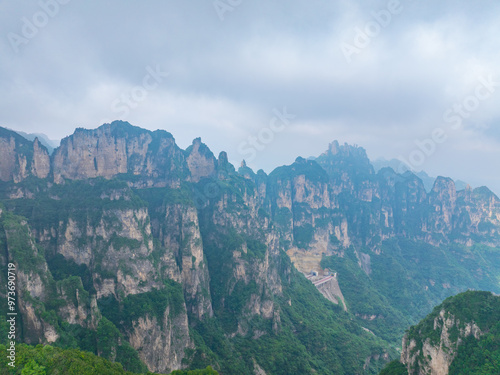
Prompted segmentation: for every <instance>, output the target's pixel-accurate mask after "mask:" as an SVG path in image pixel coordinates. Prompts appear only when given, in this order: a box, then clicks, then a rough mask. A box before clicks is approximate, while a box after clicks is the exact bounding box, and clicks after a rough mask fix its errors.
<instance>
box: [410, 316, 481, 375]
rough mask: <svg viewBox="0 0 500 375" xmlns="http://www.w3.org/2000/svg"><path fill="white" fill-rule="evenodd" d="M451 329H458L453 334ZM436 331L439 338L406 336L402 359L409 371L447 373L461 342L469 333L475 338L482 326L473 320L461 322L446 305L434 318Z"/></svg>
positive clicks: (426, 374)
mask: <svg viewBox="0 0 500 375" xmlns="http://www.w3.org/2000/svg"><path fill="white" fill-rule="evenodd" d="M452 330H455V331H457V332H458V337H455V338H453V334H452V333H451V332H452ZM434 331H437V332H438V333H439V340H438V341H435V340H434V341H433V340H432V339H431V338H423V340H424V341H423V342H421V340H420V338H417V339H415V338H409V337H408V334H406V335H405V337H404V338H403V350H402V352H401V362H402V363H403V364H405V365H406V366H407V368H408V373H409V374H410V375H448V371H449V368H450V365H451V363H452V362H453V359H454V358H455V356H456V353H457V349H458V346H459V345H460V343H461V342H462V341H463V339H464V338H465V337H467V336H470V335H473V336H474V337H475V338H476V339H479V337H480V336H481V335H482V332H481V330H480V329H479V327H478V326H477V324H476V323H474V322H468V323H465V324H461V322H460V321H459V320H458V319H457V318H455V316H453V315H451V314H449V313H447V312H446V311H445V310H444V309H443V310H441V311H440V312H439V315H438V316H437V317H435V318H434Z"/></svg>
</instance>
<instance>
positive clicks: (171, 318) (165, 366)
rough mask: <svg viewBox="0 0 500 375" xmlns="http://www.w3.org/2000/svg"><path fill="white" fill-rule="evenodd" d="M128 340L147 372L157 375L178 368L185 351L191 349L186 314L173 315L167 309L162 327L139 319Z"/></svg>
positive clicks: (142, 318) (148, 318) (147, 320)
mask: <svg viewBox="0 0 500 375" xmlns="http://www.w3.org/2000/svg"><path fill="white" fill-rule="evenodd" d="M129 341H130V344H131V345H132V347H133V348H135V349H136V350H138V351H139V356H140V358H141V360H142V361H143V362H144V363H145V364H146V365H147V366H148V369H149V370H150V371H153V372H159V373H168V372H170V371H171V370H173V369H179V368H181V365H182V359H183V358H184V355H185V354H184V350H185V349H186V348H193V347H194V345H193V343H192V342H191V339H190V338H189V325H188V319H187V315H186V314H185V313H184V314H177V315H176V314H174V313H173V312H172V311H171V310H170V308H169V307H167V309H166V310H165V313H164V315H163V322H161V324H160V322H158V320H157V318H156V317H150V316H146V317H141V318H139V320H138V321H137V322H135V323H134V327H133V330H132V332H131V333H130V338H129Z"/></svg>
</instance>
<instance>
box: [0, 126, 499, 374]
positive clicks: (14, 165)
mask: <svg viewBox="0 0 500 375" xmlns="http://www.w3.org/2000/svg"><path fill="white" fill-rule="evenodd" d="M0 160H1V162H0V179H1V180H2V181H3V182H2V183H1V189H0V193H1V200H2V202H3V204H4V205H5V207H4V208H3V213H2V218H3V219H2V220H3V224H2V225H3V229H2V230H1V231H0V237H1V239H2V243H3V244H4V245H3V247H2V249H4V254H3V255H2V258H0V259H1V260H2V267H5V266H6V264H7V262H8V261H12V262H15V263H16V264H18V267H19V275H20V276H19V280H20V289H21V291H20V303H19V308H20V313H21V315H22V317H23V330H22V332H21V333H20V337H19V339H20V340H24V341H26V342H29V343H54V344H56V345H61V346H69V347H70V346H73V347H75V346H77V347H82V348H87V350H91V351H94V352H95V353H96V354H100V355H102V356H105V357H107V358H109V359H111V360H114V361H119V362H122V363H124V366H125V367H126V368H128V369H133V370H137V371H142V370H144V368H145V367H144V366H147V368H148V369H149V370H151V371H157V372H167V371H170V370H173V369H179V368H182V367H206V366H207V365H209V364H214V365H215V366H216V367H217V368H218V369H219V370H221V372H222V373H241V374H250V373H258V372H262V371H263V372H265V373H268V374H271V373H272V374H281V373H287V371H288V373H289V371H301V372H303V373H315V372H318V373H332V372H333V373H361V372H363V371H365V372H368V373H370V372H371V373H374V372H375V371H376V369H378V368H380V367H381V366H382V364H383V363H384V362H385V361H387V359H388V358H389V357H390V356H394V352H393V351H391V350H392V349H390V347H391V345H389V344H388V343H387V342H386V341H385V340H387V341H391V342H392V343H394V338H395V337H396V338H397V340H399V339H400V337H401V332H402V330H403V329H404V328H402V327H404V326H405V325H406V324H407V320H406V319H405V318H404V315H405V314H407V313H408V311H406V310H405V309H406V308H407V309H408V310H415V313H414V315H411V318H410V319H416V317H418V314H421V313H422V311H426V310H425V309H428V308H430V306H431V305H432V304H434V303H435V301H436V300H442V298H444V297H446V296H447V295H449V294H450V293H452V292H454V291H461V290H464V289H466V288H468V287H477V286H478V285H486V286H491V285H493V284H494V281H493V280H496V277H497V275H496V274H495V271H494V270H493V269H489V268H487V267H483V266H484V265H483V263H481V262H484V261H485V260H484V259H488V260H489V259H493V260H494V259H496V258H494V257H495V255H494V252H493V251H490V250H489V249H490V248H491V246H496V245H498V242H499V240H500V237H499V230H500V200H499V199H498V198H497V197H496V196H495V195H494V194H493V193H491V192H490V191H489V190H488V189H487V188H479V189H475V190H471V189H465V190H460V191H457V190H456V188H455V185H454V183H453V181H452V180H450V179H447V178H438V179H437V180H436V182H435V185H434V187H433V189H432V190H431V191H430V192H429V193H427V192H426V191H425V188H424V186H423V183H422V181H421V180H420V179H419V178H418V177H417V176H415V175H414V174H411V173H408V172H407V173H405V174H398V173H396V172H394V171H393V170H392V169H389V168H385V169H382V170H380V171H379V172H378V173H375V172H374V170H373V167H372V166H371V164H370V162H369V160H368V158H367V156H366V152H365V151H364V150H363V149H362V148H360V147H353V146H349V145H342V146H341V145H339V144H338V143H336V142H334V143H332V144H331V145H330V147H329V150H327V151H326V152H325V153H323V154H322V155H320V156H319V157H318V158H317V159H316V160H305V159H303V158H297V160H296V161H295V163H293V164H292V165H290V166H284V167H280V168H277V169H276V170H275V171H273V172H272V173H270V174H269V175H266V174H265V173H264V172H262V171H259V172H257V173H254V172H253V171H252V170H251V169H250V168H248V167H247V166H246V165H245V164H244V163H242V166H241V167H240V168H239V170H238V171H236V170H235V168H234V167H233V166H232V165H231V164H230V163H229V161H228V157H227V154H226V153H225V152H221V153H220V155H219V156H218V157H217V158H216V157H215V156H214V155H213V153H212V152H211V151H210V149H209V148H208V147H207V146H206V145H204V144H203V143H202V142H201V140H200V139H195V140H194V141H193V144H192V145H191V146H190V147H188V149H187V150H181V149H180V148H179V147H178V146H177V145H176V144H175V140H174V138H173V137H172V135H170V134H169V133H167V132H165V131H155V132H151V131H148V130H144V129H140V128H137V127H134V126H132V125H130V124H128V123H123V122H113V123H111V124H105V125H103V126H101V127H99V128H98V129H94V130H86V129H77V130H76V131H75V133H74V134H73V135H71V136H69V137H67V138H65V139H63V140H62V142H61V145H60V147H58V148H57V149H56V150H55V151H54V153H53V154H52V156H51V157H49V155H48V153H47V150H46V149H44V147H43V146H41V145H40V144H39V142H38V141H37V140H35V141H33V142H31V141H27V140H25V139H23V138H22V137H20V136H18V135H16V134H15V133H13V132H10V131H7V130H2V133H0ZM12 228H17V229H16V230H14V229H12ZM19 236H20V237H19ZM16 238H17V239H16ZM19 241H22V242H23V247H22V248H23V249H25V250H23V251H22V252H16V245H15V244H16V243H17V242H19ZM485 249H486V250H485ZM26 254H30V255H29V256H26ZM429 258H432V259H434V258H435V262H433V263H432V264H431V265H429V264H428V263H426V262H427V259H429ZM494 261H496V260H494ZM292 262H293V263H292ZM440 264H442V265H443V267H445V266H447V265H452V266H453V267H456V268H455V269H457V270H459V271H460V272H461V273H460V275H461V278H459V279H456V278H453V275H454V273H453V272H451V273H446V272H443V271H442V270H441V269H438V270H435V268H433V267H435V265H440ZM458 264H460V265H461V266H457V265H458ZM462 264H463V266H462ZM293 265H294V266H293ZM426 269H428V270H429V271H422V270H426ZM478 269H480V270H481V272H479V271H477V270H478ZM297 270H298V271H300V272H301V273H302V274H306V275H309V274H310V273H311V271H312V272H315V273H316V274H318V279H317V280H316V279H315V280H312V281H314V283H315V284H317V285H316V286H317V287H318V289H319V292H321V293H322V294H323V296H325V297H326V299H325V298H323V296H322V295H321V294H320V293H319V292H318V291H317V290H316V288H315V285H313V283H312V282H311V281H310V280H307V279H306V278H305V277H303V275H301V274H300V273H299V272H297ZM389 270H390V271H389ZM425 272H428V275H427V274H426V275H423V273H425ZM329 273H331V274H332V275H335V277H334V278H330V279H328V280H326V281H325V280H324V279H323V278H325V277H328V274H329ZM316 281H318V283H316ZM323 281H324V282H323ZM360 296H363V298H360ZM409 296H412V297H414V296H417V297H418V298H419V299H418V300H417V302H415V303H414V302H411V301H410V299H409ZM327 299H329V300H330V301H331V302H333V304H332V303H330V302H329V301H327ZM412 314H413V313H412ZM325 322H326V323H325ZM440 324H441V323H440ZM442 324H444V326H446V324H447V323H446V322H443V323H442ZM450 324H451V323H450ZM444 326H443V327H444ZM0 328H1V327H0ZM375 336H378V337H375ZM100 337H105V339H101V338H100ZM339 337H340V339H339ZM345 342H354V343H356V345H351V346H349V345H347V346H346V345H344V344H343V343H345ZM285 347H286V348H292V349H293V350H291V349H286V350H285V349H284V348H285ZM429 350H430V349H429ZM275 351H278V352H279V353H280V356H278V357H276V356H274V354H272V353H274V352H275ZM229 353H232V354H229ZM234 353H236V354H234ZM346 358H348V360H346ZM439 358H444V357H442V356H441V357H439ZM367 359H368V360H367ZM287 366H290V367H287ZM292 367H293V370H292Z"/></svg>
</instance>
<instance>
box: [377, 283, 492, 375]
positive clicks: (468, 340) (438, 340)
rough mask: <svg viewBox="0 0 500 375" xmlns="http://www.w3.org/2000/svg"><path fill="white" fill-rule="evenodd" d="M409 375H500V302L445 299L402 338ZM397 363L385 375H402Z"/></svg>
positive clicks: (474, 295) (482, 295) (482, 296)
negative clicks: (499, 374)
mask: <svg viewBox="0 0 500 375" xmlns="http://www.w3.org/2000/svg"><path fill="white" fill-rule="evenodd" d="M400 363H402V364H403V365H404V367H405V371H407V373H408V374H410V375H413V374H419V375H420V374H431V375H434V374H450V375H466V374H467V375H470V374H475V375H476V374H477V375H479V374H481V375H482V374H498V373H500V297H499V296H495V295H493V294H492V293H490V292H475V291H468V292H464V293H461V294H458V295H456V296H453V297H449V298H447V299H446V300H445V301H444V302H443V303H441V304H440V305H438V306H436V307H435V308H434V310H433V311H432V313H430V314H429V315H428V316H427V317H425V318H424V319H422V321H420V323H418V324H417V325H415V326H412V327H410V328H409V330H408V331H407V333H406V334H405V337H404V339H403V352H402V354H401V362H400ZM400 363H399V364H398V362H394V363H391V364H389V365H388V366H387V367H386V368H385V369H384V370H383V371H382V372H381V374H385V375H388V374H398V373H401V374H403V373H404V371H403V370H402V367H403V366H402V365H401V364H400Z"/></svg>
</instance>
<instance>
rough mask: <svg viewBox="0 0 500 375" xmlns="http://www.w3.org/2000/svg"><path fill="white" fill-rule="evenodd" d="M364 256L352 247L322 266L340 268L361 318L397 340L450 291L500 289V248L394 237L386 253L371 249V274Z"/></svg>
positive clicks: (385, 245)
mask: <svg viewBox="0 0 500 375" xmlns="http://www.w3.org/2000/svg"><path fill="white" fill-rule="evenodd" d="M365 251H366V252H367V253H368V252H369V250H365ZM359 257H360V252H357V254H356V253H355V250H354V249H353V248H350V249H348V250H346V256H345V257H343V258H340V257H325V258H324V260H323V262H322V266H323V267H326V268H329V269H331V270H335V271H337V272H338V278H339V285H340V288H341V290H342V292H343V294H344V297H345V298H346V300H347V303H348V308H349V309H350V311H351V312H353V313H354V314H355V315H356V316H357V319H358V321H359V323H360V324H362V325H363V326H365V327H366V328H368V329H370V330H372V331H373V332H374V333H375V334H377V336H380V337H382V338H384V339H386V340H387V341H390V342H392V343H394V345H395V346H399V345H400V340H401V337H402V334H403V332H404V331H405V330H406V329H407V328H408V327H409V326H410V325H411V324H415V323H417V322H418V321H419V320H420V319H422V318H423V317H424V316H425V315H426V314H428V313H429V312H430V311H431V310H432V308H433V306H435V305H437V304H439V303H440V302H441V301H442V300H444V299H445V298H446V297H449V296H451V295H454V294H457V293H459V292H462V291H464V290H467V289H468V288H474V289H486V290H493V291H498V284H497V278H498V277H499V276H500V272H499V269H500V253H499V252H498V251H497V249H495V248H489V247H487V246H483V245H476V246H472V247H469V248H467V247H465V246H461V245H450V246H447V247H434V246H431V245H429V244H425V243H421V242H415V241H410V240H406V239H392V240H389V241H385V242H384V243H383V244H382V253H381V254H380V255H377V254H373V253H370V263H369V274H367V273H366V272H365V271H363V270H362V269H361V268H360V267H359V265H358V263H359V259H358V258H359ZM476 270H481V271H480V272H479V271H476ZM471 271H472V272H471ZM370 317H375V318H374V319H371V318H370Z"/></svg>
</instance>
